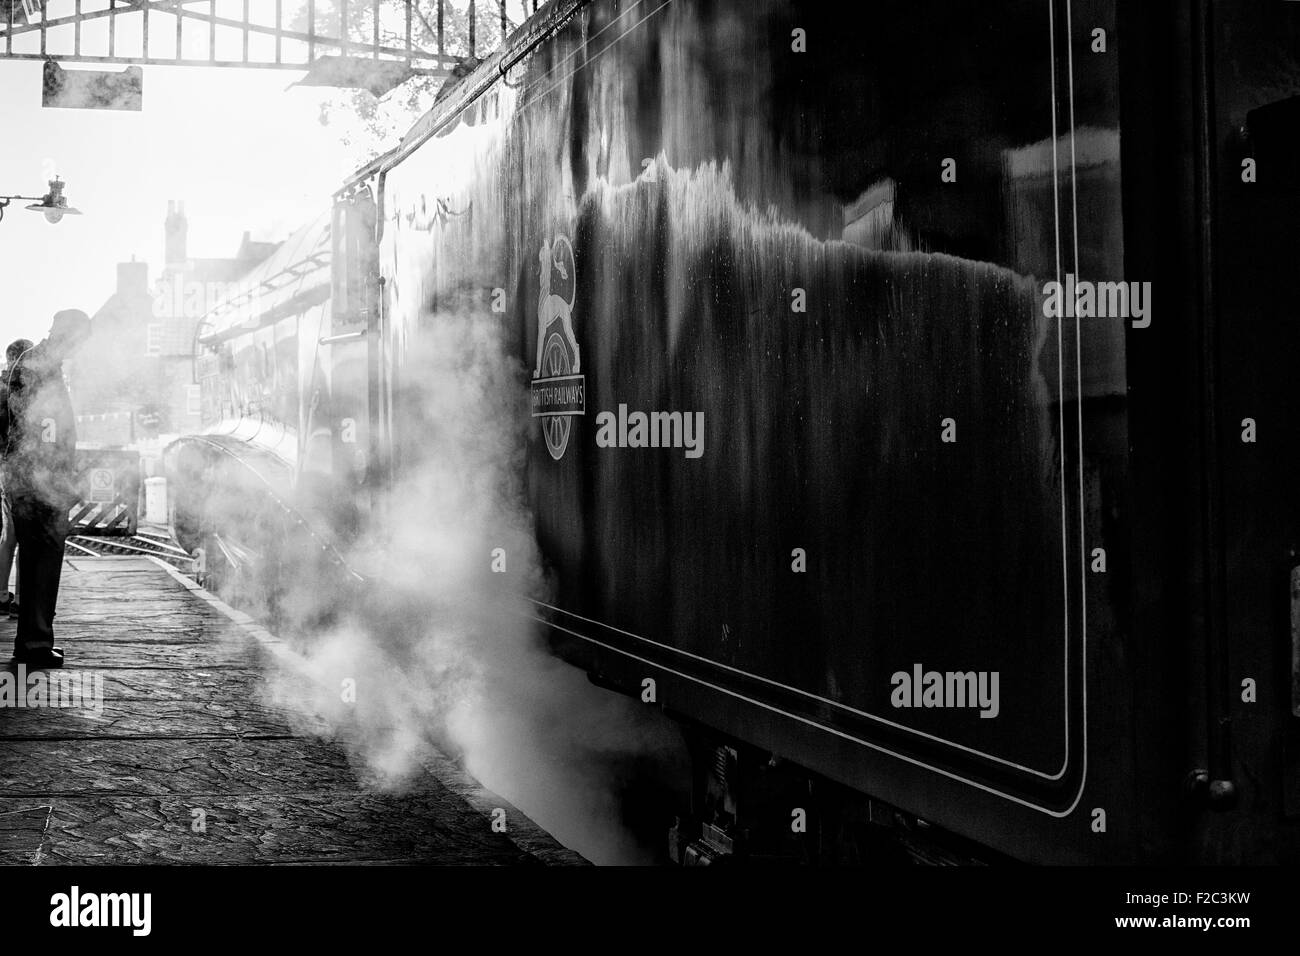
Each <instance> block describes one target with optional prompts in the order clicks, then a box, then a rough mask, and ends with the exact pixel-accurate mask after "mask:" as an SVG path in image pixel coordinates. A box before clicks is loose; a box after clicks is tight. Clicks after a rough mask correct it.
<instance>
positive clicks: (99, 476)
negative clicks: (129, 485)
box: [90, 468, 117, 504]
mask: <svg viewBox="0 0 1300 956" xmlns="http://www.w3.org/2000/svg"><path fill="white" fill-rule="evenodd" d="M116 497H117V495H116V480H115V478H114V475H113V469H111V468H92V469H91V470H90V501H91V502H92V503H94V504H108V503H111V502H112V501H113V499H114V498H116Z"/></svg>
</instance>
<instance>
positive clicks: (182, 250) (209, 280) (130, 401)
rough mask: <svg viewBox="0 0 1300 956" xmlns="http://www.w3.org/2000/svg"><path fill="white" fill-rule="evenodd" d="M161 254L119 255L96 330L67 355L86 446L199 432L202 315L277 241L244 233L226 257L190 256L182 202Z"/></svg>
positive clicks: (150, 443) (144, 445) (155, 441)
mask: <svg viewBox="0 0 1300 956" xmlns="http://www.w3.org/2000/svg"><path fill="white" fill-rule="evenodd" d="M164 229H165V236H166V243H165V250H166V255H165V262H164V264H163V268H162V271H161V273H160V275H159V276H158V279H157V281H156V282H154V283H153V284H152V285H151V284H150V282H149V267H148V264H147V263H144V262H136V261H135V260H134V259H132V261H130V262H123V263H119V264H118V266H117V289H116V291H115V292H114V293H113V294H112V295H111V296H109V298H108V300H107V301H106V302H105V303H104V304H103V306H102V307H101V308H100V309H99V311H97V312H96V313H95V314H94V315H93V316H92V319H93V332H92V334H91V338H90V340H89V341H88V342H87V343H86V345H85V347H84V348H82V350H81V351H80V353H79V354H78V356H77V358H76V359H75V360H74V361H72V362H71V363H69V367H68V384H69V387H70V390H71V392H72V402H73V407H74V408H75V409H76V411H77V437H78V440H79V443H80V444H82V445H84V446H87V447H103V448H115V447H124V446H130V447H136V448H141V449H142V450H146V451H147V450H148V449H149V448H150V447H157V446H159V445H160V444H162V443H163V442H164V441H165V440H166V439H169V437H170V436H174V435H180V434H185V433H188V432H194V431H198V430H199V429H200V426H201V421H200V417H199V387H198V385H197V384H195V382H196V379H195V374H194V365H193V361H194V338H195V330H196V329H197V328H198V325H199V323H200V321H201V320H202V318H203V316H204V315H205V314H206V313H207V312H208V310H209V309H211V307H212V306H213V305H214V304H215V303H216V302H217V301H218V300H219V299H220V298H222V297H223V296H224V295H226V294H227V293H228V292H229V291H230V289H231V288H232V286H233V285H236V284H237V283H238V282H239V280H240V278H241V277H242V276H244V275H245V274H247V273H248V272H249V271H250V270H251V269H253V268H254V267H255V266H256V265H258V263H260V262H262V261H263V260H265V259H266V258H267V257H268V256H269V255H270V254H271V253H272V252H274V251H275V249H276V248H277V247H278V243H269V242H253V241H251V240H250V238H249V234H248V233H244V237H243V241H242V242H241V243H240V245H239V248H238V249H237V250H236V252H235V255H234V256H233V257H231V258H228V259H191V258H190V257H189V256H188V255H187V231H188V222H187V220H186V218H185V206H184V203H177V202H168V204H167V219H166V222H165V225H164Z"/></svg>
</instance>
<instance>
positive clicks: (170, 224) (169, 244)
mask: <svg viewBox="0 0 1300 956" xmlns="http://www.w3.org/2000/svg"><path fill="white" fill-rule="evenodd" d="M188 229H189V223H188V222H187V221H186V219H185V203H184V201H181V202H176V201H175V200H171V199H169V200H167V222H166V223H165V225H164V232H165V234H166V251H167V255H166V268H167V271H168V272H182V271H184V269H185V263H186V261H187V260H188V259H189V256H188V255H187V253H186V249H185V238H186V233H187V232H188Z"/></svg>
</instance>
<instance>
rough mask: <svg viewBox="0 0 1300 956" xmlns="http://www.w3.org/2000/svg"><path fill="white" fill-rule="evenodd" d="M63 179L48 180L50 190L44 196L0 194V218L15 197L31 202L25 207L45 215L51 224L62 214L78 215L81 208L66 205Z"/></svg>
mask: <svg viewBox="0 0 1300 956" xmlns="http://www.w3.org/2000/svg"><path fill="white" fill-rule="evenodd" d="M63 186H64V183H63V180H62V179H59V178H58V177H57V176H55V177H54V178H53V179H51V180H50V191H49V192H47V193H46V194H45V195H44V196H0V219H4V215H5V208H6V207H7V206H8V205H9V204H10V203H11V202H13V201H14V200H15V199H25V200H27V201H29V202H30V203H31V205H30V206H28V207H27V208H28V209H30V210H31V211H32V212H39V213H41V214H42V215H44V216H45V221H46V222H48V223H50V224H51V225H53V224H54V223H56V222H59V221H60V220H61V219H62V218H63V217H64V216H80V215H81V210H80V209H74V208H73V207H72V206H69V205H68V197H67V196H65V195H63Z"/></svg>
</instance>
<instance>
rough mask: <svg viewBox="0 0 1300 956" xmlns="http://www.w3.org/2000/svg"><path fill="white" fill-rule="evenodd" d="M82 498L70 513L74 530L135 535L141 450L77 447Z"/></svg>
mask: <svg viewBox="0 0 1300 956" xmlns="http://www.w3.org/2000/svg"><path fill="white" fill-rule="evenodd" d="M77 487H78V488H79V489H80V494H81V498H80V500H79V501H78V502H77V503H76V504H75V505H74V506H73V507H72V510H71V511H70V512H69V514H68V518H69V521H70V524H71V531H70V533H71V534H83V535H128V536H129V535H133V534H135V529H136V525H137V523H138V521H139V507H140V453H139V452H137V451H121V450H109V449H104V450H90V449H82V448H78V449H77Z"/></svg>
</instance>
